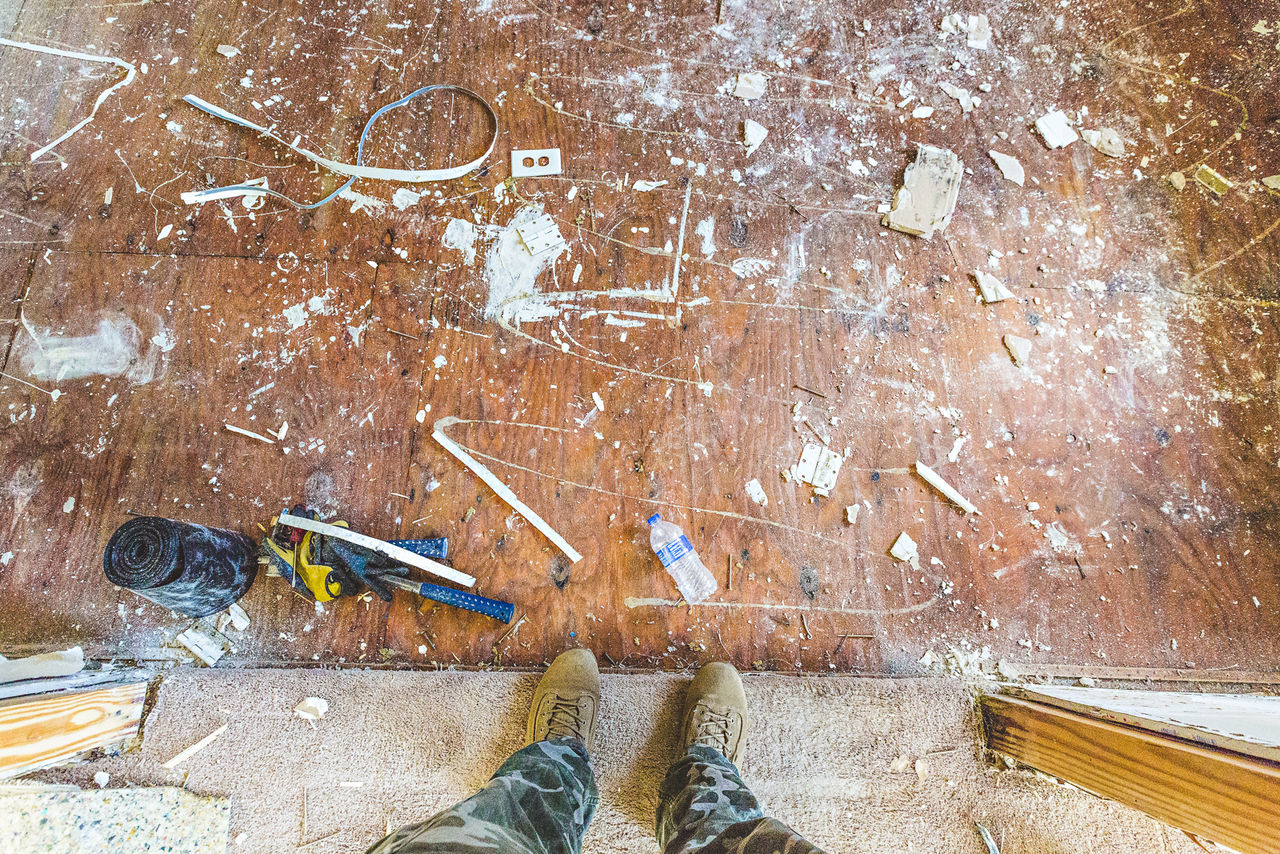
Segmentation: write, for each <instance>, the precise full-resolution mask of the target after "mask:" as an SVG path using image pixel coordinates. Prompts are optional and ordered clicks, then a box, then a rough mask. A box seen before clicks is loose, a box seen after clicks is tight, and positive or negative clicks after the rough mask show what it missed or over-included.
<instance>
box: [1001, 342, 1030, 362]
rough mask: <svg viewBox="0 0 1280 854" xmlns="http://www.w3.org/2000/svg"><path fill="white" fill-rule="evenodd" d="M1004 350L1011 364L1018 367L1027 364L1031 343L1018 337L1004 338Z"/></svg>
mask: <svg viewBox="0 0 1280 854" xmlns="http://www.w3.org/2000/svg"><path fill="white" fill-rule="evenodd" d="M1004 346H1005V349H1006V350H1008V351H1009V355H1010V356H1011V357H1012V358H1013V363H1014V364H1015V365H1017V366H1018V367H1022V366H1024V365H1026V364H1027V359H1028V358H1029V357H1030V356H1031V342H1030V341H1028V340H1027V339H1026V338H1023V337H1021V336H1020V335H1006V336H1004Z"/></svg>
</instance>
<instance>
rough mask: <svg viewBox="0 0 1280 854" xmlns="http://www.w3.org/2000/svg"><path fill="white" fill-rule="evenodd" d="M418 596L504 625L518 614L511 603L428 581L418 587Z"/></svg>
mask: <svg viewBox="0 0 1280 854" xmlns="http://www.w3.org/2000/svg"><path fill="white" fill-rule="evenodd" d="M418 595H419V596H421V597H422V598H424V599H430V600H431V601H432V602H439V603H441V604H442V605H452V606H453V607H455V608H463V609H465V610H467V611H475V612H476V613H477V614H484V615H485V616H486V617H492V618H493V619H495V620H498V621H499V622H502V623H509V622H511V617H512V616H514V614H515V612H516V606H515V605H512V604H511V603H510V602H501V601H499V600H497V599H490V598H488V597H486V596H478V595H476V594H475V593H467V592H466V591H465V590H455V589H454V588H452V587H442V586H441V585H439V584H432V583H430V582H428V581H424V582H422V583H421V584H420V585H418Z"/></svg>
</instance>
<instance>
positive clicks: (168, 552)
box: [102, 516, 258, 617]
mask: <svg viewBox="0 0 1280 854" xmlns="http://www.w3.org/2000/svg"><path fill="white" fill-rule="evenodd" d="M102 568H103V570H105V571H106V573H107V578H108V579H109V580H110V581H111V583H112V584H118V585H120V586H121V587H127V588H129V589H130V590H132V591H133V592H134V593H137V594H138V595H139V596H144V597H146V598H147V599H150V600H151V601H152V602H155V603H156V604H157V605H163V606H164V607H166V608H171V609H173V610H174V611H177V612H178V613H180V614H186V615H187V616H188V617H207V616H208V615H209V614H216V613H217V612H218V611H221V610H223V609H225V608H226V607H227V606H229V605H230V604H231V603H233V602H235V601H236V600H237V599H239V598H240V597H241V596H243V595H244V594H245V593H246V592H247V591H248V590H249V585H251V584H253V579H254V576H256V575H257V574H258V546H257V544H256V543H255V542H254V541H253V540H251V539H249V538H248V537H246V536H245V535H244V534H240V533H237V532H235V531H224V530H223V529H221V528H206V527H204V526H202V525H192V524H189V523H187V522H175V521H173V520H171V519H161V518H159V517H156V516H136V517H134V518H133V519H130V520H129V521H128V522H125V523H124V524H123V525H121V526H120V527H119V528H117V529H116V532H115V533H114V534H112V535H111V540H110V541H109V542H108V543H107V550H106V552H104V553H103V555H102Z"/></svg>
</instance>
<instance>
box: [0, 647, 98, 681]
mask: <svg viewBox="0 0 1280 854" xmlns="http://www.w3.org/2000/svg"><path fill="white" fill-rule="evenodd" d="M83 669H84V650H82V649H81V648H80V647H78V646H73V647H71V648H70V649H64V650H61V651H59V652H46V653H41V654H40V655H29V656H27V657H26V658H12V659H11V658H5V657H4V656H3V655H0V684H5V683H9V682H20V681H22V680H24V679H45V678H49V677H57V676H70V675H72V674H73V673H79V672H80V671H81V670H83Z"/></svg>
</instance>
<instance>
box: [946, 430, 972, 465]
mask: <svg viewBox="0 0 1280 854" xmlns="http://www.w3.org/2000/svg"><path fill="white" fill-rule="evenodd" d="M966 439H967V437H966V436H957V437H956V440H955V441H954V442H952V443H951V450H950V451H949V452H947V462H949V463H954V462H955V461H956V460H958V459H960V449H961V448H963V447H964V443H965V441H966Z"/></svg>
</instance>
